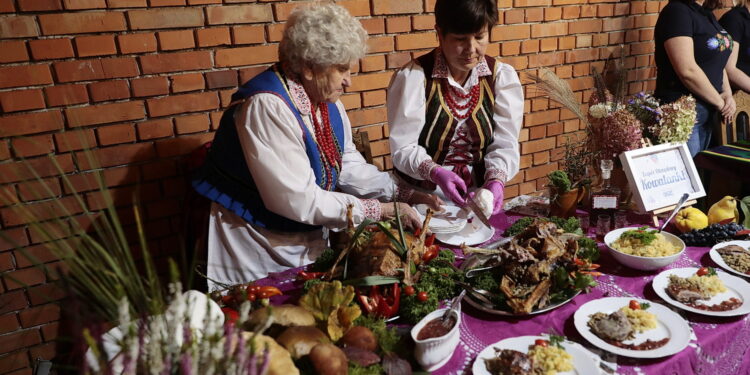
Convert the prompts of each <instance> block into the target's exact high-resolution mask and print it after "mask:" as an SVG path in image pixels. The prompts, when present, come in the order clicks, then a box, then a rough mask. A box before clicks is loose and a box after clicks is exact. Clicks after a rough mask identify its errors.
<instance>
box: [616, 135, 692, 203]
mask: <svg viewBox="0 0 750 375" xmlns="http://www.w3.org/2000/svg"><path fill="white" fill-rule="evenodd" d="M620 161H621V162H622V166H623V169H624V171H625V174H626V175H627V177H628V183H629V184H630V187H631V189H632V190H633V199H635V202H636V203H637V204H638V209H639V211H641V212H649V211H657V210H659V209H661V208H664V207H668V206H673V205H675V204H677V201H679V200H680V197H681V196H682V194H684V193H688V200H693V199H696V198H700V197H703V196H705V195H706V192H705V190H704V189H703V184H702V183H701V179H700V177H699V176H698V171H697V170H696V169H695V164H694V163H693V158H692V157H691V156H690V151H688V148H687V144H685V143H670V144H663V145H658V146H652V147H644V148H639V149H636V150H631V151H626V152H623V153H622V154H620Z"/></svg>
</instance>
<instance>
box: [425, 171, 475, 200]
mask: <svg viewBox="0 0 750 375" xmlns="http://www.w3.org/2000/svg"><path fill="white" fill-rule="evenodd" d="M430 178H431V179H432V182H434V183H436V184H438V186H440V189H441V190H443V193H445V196H447V197H448V198H450V200H452V201H453V203H455V204H457V205H459V206H461V207H463V205H464V203H465V198H464V196H465V195H466V183H465V182H464V180H463V179H462V178H461V177H458V175H457V174H455V173H453V171H449V170H447V169H445V168H442V167H435V168H434V169H433V170H432V171H431V172H430Z"/></svg>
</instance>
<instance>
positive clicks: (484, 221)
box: [466, 198, 492, 228]
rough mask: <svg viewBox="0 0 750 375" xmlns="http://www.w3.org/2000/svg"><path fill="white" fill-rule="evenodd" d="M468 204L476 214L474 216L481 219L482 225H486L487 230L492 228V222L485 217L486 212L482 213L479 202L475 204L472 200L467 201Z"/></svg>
mask: <svg viewBox="0 0 750 375" xmlns="http://www.w3.org/2000/svg"><path fill="white" fill-rule="evenodd" d="M466 204H467V205H468V206H469V208H470V209H471V210H472V211H473V212H474V215H475V216H476V217H477V218H479V221H481V222H482V224H484V225H486V226H487V228H492V224H490V220H489V219H488V218H487V216H484V212H482V208H480V207H479V205H478V204H477V202H474V199H471V198H468V199H466Z"/></svg>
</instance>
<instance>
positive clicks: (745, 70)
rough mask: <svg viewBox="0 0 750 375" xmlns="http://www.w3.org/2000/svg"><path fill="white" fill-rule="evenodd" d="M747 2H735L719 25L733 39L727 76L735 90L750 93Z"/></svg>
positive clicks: (749, 14) (749, 44)
mask: <svg viewBox="0 0 750 375" xmlns="http://www.w3.org/2000/svg"><path fill="white" fill-rule="evenodd" d="M748 3H750V1H748V0H735V7H734V8H732V9H731V10H730V11H729V12H726V13H725V14H724V15H723V16H722V17H721V19H720V20H719V23H720V24H721V26H724V29H725V30H726V31H727V32H728V33H729V35H731V36H732V39H734V48H732V54H731V56H729V62H728V63H727V76H728V77H729V82H731V83H732V86H733V87H734V88H735V89H740V90H743V91H745V92H748V93H750V12H748V6H750V4H748Z"/></svg>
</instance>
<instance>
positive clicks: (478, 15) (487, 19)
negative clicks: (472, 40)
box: [435, 0, 498, 34]
mask: <svg viewBox="0 0 750 375" xmlns="http://www.w3.org/2000/svg"><path fill="white" fill-rule="evenodd" d="M497 18H498V15H497V2H496V1H495V0H437V3H435V23H437V25H438V27H439V28H440V31H441V32H442V33H444V34H445V33H451V34H473V33H476V32H479V31H480V30H482V28H483V27H485V26H489V28H490V29H492V26H493V25H494V24H496V23H497Z"/></svg>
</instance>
